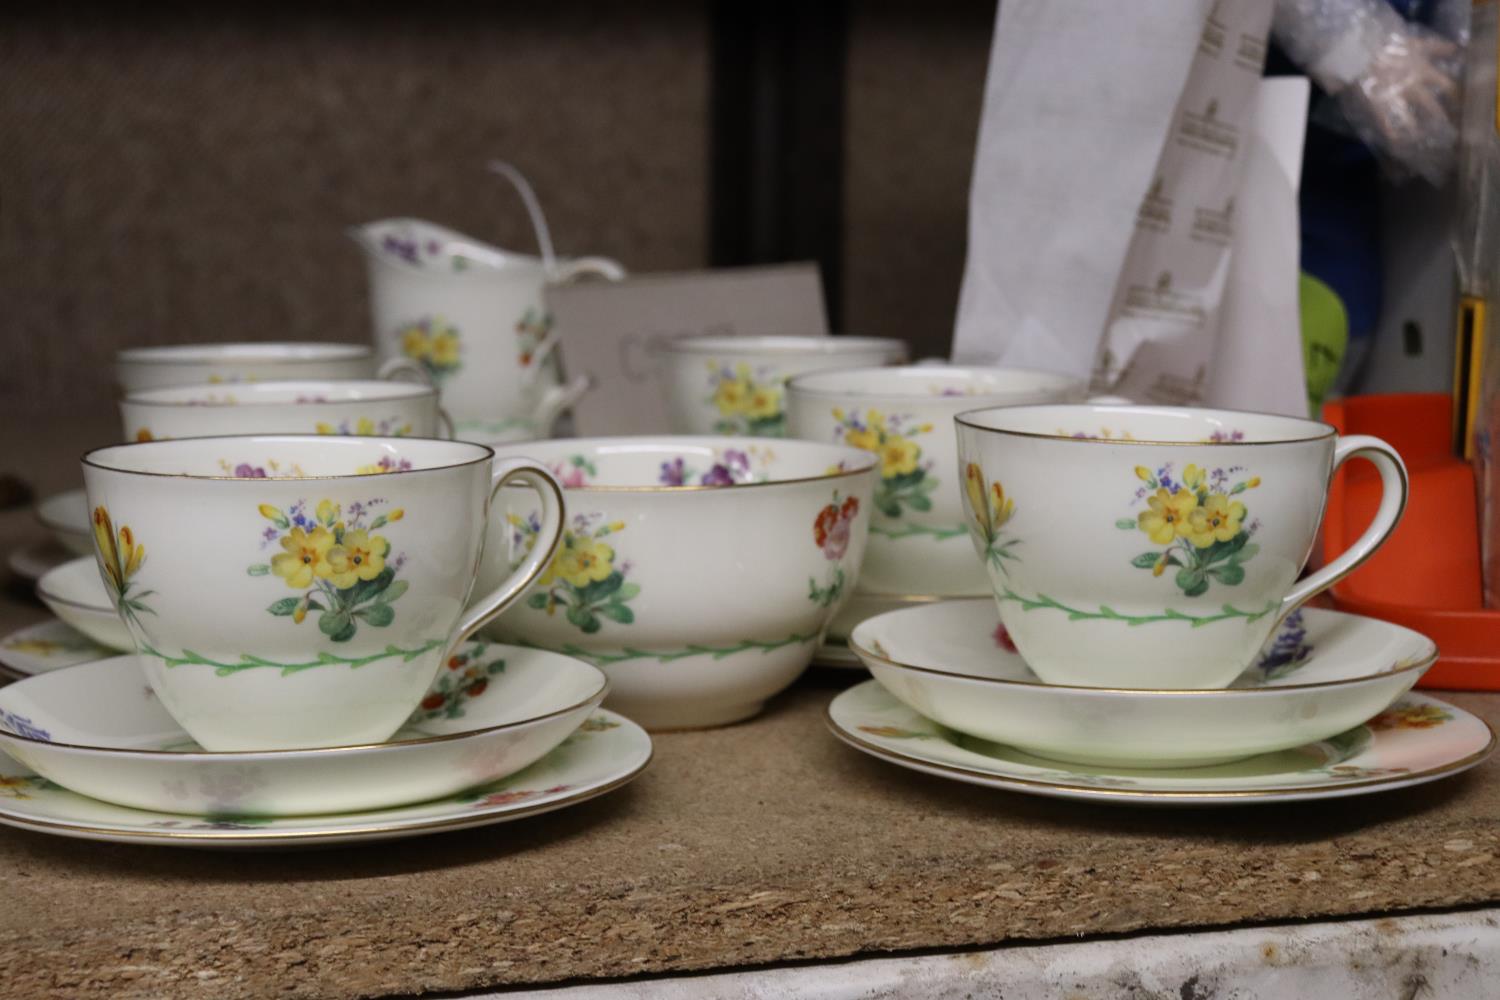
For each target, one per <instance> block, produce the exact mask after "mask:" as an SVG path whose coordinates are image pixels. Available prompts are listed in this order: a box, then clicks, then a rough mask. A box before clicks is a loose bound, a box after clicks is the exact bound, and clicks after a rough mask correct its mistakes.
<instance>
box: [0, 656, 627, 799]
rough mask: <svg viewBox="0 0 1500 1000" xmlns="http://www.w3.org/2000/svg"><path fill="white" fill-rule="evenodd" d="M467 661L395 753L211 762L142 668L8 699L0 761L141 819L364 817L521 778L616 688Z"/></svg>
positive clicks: (57, 676)
mask: <svg viewBox="0 0 1500 1000" xmlns="http://www.w3.org/2000/svg"><path fill="white" fill-rule="evenodd" d="M461 659H462V662H461V663H459V664H457V668H456V669H455V670H454V671H452V673H454V674H455V675H458V676H459V677H460V678H461V679H462V681H463V683H458V684H455V685H452V686H451V690H450V691H449V692H448V693H447V695H446V696H445V695H442V694H434V696H433V704H434V707H433V708H431V709H426V708H418V709H417V710H416V711H415V712H413V713H412V717H411V718H410V719H409V720H408V721H407V723H406V725H405V726H403V727H402V728H401V730H400V731H399V732H397V733H396V734H395V735H394V736H392V737H391V738H390V739H389V740H386V741H385V742H383V743H376V744H371V745H366V746H352V747H338V748H323V749H320V750H273V751H265V752H258V753H256V752H251V753H210V752H207V751H205V750H203V748H202V747H200V746H199V745H198V744H197V743H196V742H194V740H193V739H192V737H191V736H189V735H188V734H187V733H186V732H185V731H184V730H183V729H182V728H181V727H180V726H179V725H177V723H176V722H175V721H174V720H173V719H172V717H171V715H169V714H168V713H167V710H166V709H165V708H163V707H162V705H161V703H160V702H159V701H158V700H157V699H156V697H155V694H154V692H153V691H152V689H151V687H150V686H149V685H148V684H147V683H146V677H145V674H144V673H143V672H142V670H141V666H140V664H139V663H138V660H137V658H136V657H135V656H117V657H114V658H112V659H108V660H101V661H99V662H97V663H85V664H82V665H80V666H76V667H69V668H68V669H66V670H58V671H55V672H53V673H48V674H44V675H42V676H40V677H32V678H29V679H27V680H23V681H20V682H18V683H15V684H11V685H9V686H7V687H4V688H0V749H4V750H5V752H6V753H8V754H10V756H11V757H13V758H15V759H16V760H17V761H19V762H21V763H22V764H24V765H26V767H28V768H30V769H31V770H33V771H35V772H36V773H38V774H40V775H42V776H43V777H45V778H48V779H50V780H52V781H55V782H56V783H57V784H59V785H62V786H63V787H64V788H67V789H70V790H72V791H75V792H78V793H80V794H82V795H88V796H91V797H93V798H96V799H101V800H103V801H105V802H113V803H115V804H116V805H122V806H130V807H132V808H135V809H154V810H159V811H161V812H175V813H193V814H198V815H223V814H226V813H233V814H236V815H244V816H305V815H312V814H318V813H342V812H356V811H364V810H369V809H388V808H391V807H393V806H398V805H405V804H406V803H409V802H421V801H426V800H429V799H436V798H442V797H444V796H448V795H454V794H456V793H458V792H460V791H463V790H464V789H465V788H473V787H476V786H479V785H484V784H489V783H490V782H494V781H498V780H500V779H501V778H504V777H506V776H508V775H511V774H514V773H515V772H517V771H519V770H521V769H522V768H524V767H527V766H528V765H530V764H532V763H533V762H535V761H537V760H539V759H540V758H541V757H542V756H543V755H544V754H546V753H547V752H548V751H550V750H551V749H552V748H553V747H555V746H557V744H559V743H561V742H562V741H563V740H564V739H565V738H566V737H567V736H568V734H569V733H571V732H573V731H574V730H575V729H577V728H578V727H579V726H580V725H582V724H583V722H584V720H585V719H587V718H588V717H589V715H590V714H591V713H592V712H593V710H594V709H595V708H597V707H598V705H599V702H600V701H602V700H603V699H604V691H605V687H606V681H605V679H604V675H603V674H602V673H600V672H599V670H597V669H596V668H594V667H591V666H589V665H588V664H586V663H582V662H580V661H578V660H574V659H570V658H569V657H566V656H558V655H557V654H555V653H546V652H542V651H540V650H527V649H516V648H514V647H501V646H489V647H486V646H483V645H481V646H479V647H478V651H477V653H473V658H472V659H470V658H469V657H468V656H465V657H463V658H461ZM445 672H446V671H445ZM476 692H477V693H476ZM439 699H441V701H439Z"/></svg>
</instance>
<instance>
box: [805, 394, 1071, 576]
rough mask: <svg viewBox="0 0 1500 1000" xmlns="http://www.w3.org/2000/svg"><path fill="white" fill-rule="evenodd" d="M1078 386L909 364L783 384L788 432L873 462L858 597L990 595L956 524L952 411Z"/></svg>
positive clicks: (1052, 397)
mask: <svg viewBox="0 0 1500 1000" xmlns="http://www.w3.org/2000/svg"><path fill="white" fill-rule="evenodd" d="M1083 395H1084V384H1083V382H1082V381H1081V380H1079V379H1075V378H1072V377H1070V376H1067V375H1055V374H1052V373H1049V372H1035V371H1025V370H1021V369H1014V368H961V367H948V366H940V365H934V366H927V365H915V366H909V367H901V368H854V369H843V370H837V371H821V372H811V373H809V374H805V375H798V376H796V377H795V378H793V379H792V380H791V381H789V382H788V383H787V387H786V400H787V405H786V413H787V429H788V430H789V431H790V433H791V436H792V437H795V438H803V439H806V440H809V441H828V442H833V443H838V444H846V445H852V446H853V447H856V448H862V449H864V450H865V451H870V452H874V453H875V454H876V455H877V456H878V457H879V459H880V464H879V466H878V469H877V471H878V474H879V476H880V478H879V479H878V480H877V481H876V483H875V495H874V498H873V502H874V506H873V516H872V519H871V521H870V547H869V549H868V550H867V551H866V552H865V564H864V568H863V569H862V570H860V574H859V589H860V592H861V593H863V594H890V595H907V594H910V595H937V596H945V597H953V596H959V597H970V596H974V595H980V594H987V593H989V589H990V583H989V579H988V578H987V577H986V576H985V572H984V567H983V566H980V565H979V564H978V563H976V562H975V561H974V552H973V548H972V546H971V545H970V543H969V537H968V536H969V531H968V529H967V528H966V527H965V526H964V511H963V503H962V501H961V500H960V495H961V494H962V492H963V489H962V483H963V477H962V476H961V475H960V474H959V466H958V449H957V443H956V436H955V433H954V424H953V418H954V417H955V416H957V415H958V414H960V413H963V412H964V411H966V410H973V409H975V408H978V407H988V406H1013V405H1017V404H1022V403H1046V402H1060V401H1076V400H1080V399H1082V398H1083Z"/></svg>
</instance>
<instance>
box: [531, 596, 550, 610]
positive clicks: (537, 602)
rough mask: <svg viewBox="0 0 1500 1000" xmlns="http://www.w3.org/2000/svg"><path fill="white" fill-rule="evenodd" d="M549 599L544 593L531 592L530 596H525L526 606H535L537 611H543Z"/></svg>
mask: <svg viewBox="0 0 1500 1000" xmlns="http://www.w3.org/2000/svg"><path fill="white" fill-rule="evenodd" d="M550 600H551V598H549V597H548V596H547V595H546V594H532V595H531V596H530V597H528V598H526V606H527V607H528V608H536V609H537V610H538V611H545V610H546V609H547V603H548V601H550Z"/></svg>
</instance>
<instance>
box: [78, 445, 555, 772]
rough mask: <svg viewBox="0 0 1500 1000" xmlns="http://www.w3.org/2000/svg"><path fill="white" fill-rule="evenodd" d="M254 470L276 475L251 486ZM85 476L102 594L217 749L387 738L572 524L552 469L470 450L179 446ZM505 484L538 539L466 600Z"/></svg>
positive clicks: (153, 670) (168, 700) (106, 458)
mask: <svg viewBox="0 0 1500 1000" xmlns="http://www.w3.org/2000/svg"><path fill="white" fill-rule="evenodd" d="M248 464H253V465H254V467H255V469H256V471H257V472H260V473H261V474H262V475H263V476H264V478H240V476H241V467H242V466H245V465H248ZM83 471H84V483H85V486H86V488H87V489H88V494H89V505H90V508H91V510H92V511H93V523H94V535H95V541H96V545H97V547H98V548H99V559H100V566H101V573H102V574H103V577H104V581H105V585H106V589H107V590H108V591H109V593H110V596H111V599H112V600H113V601H114V603H115V605H116V607H117V608H119V609H120V611H121V615H122V616H123V617H124V619H125V623H126V625H127V627H128V628H129V629H130V632H131V636H132V637H133V638H134V639H135V644H136V648H137V650H138V651H139V652H140V653H142V654H143V655H144V656H145V669H146V675H147V678H148V679H149V680H150V682H151V685H152V687H153V688H154V689H155V691H156V693H157V695H158V696H159V697H160V698H161V700H162V703H163V705H165V706H166V708H167V711H169V712H171V713H172V716H173V718H175V719H176V720H177V721H178V722H179V723H181V724H182V727H183V728H184V729H186V730H187V731H188V732H189V733H191V734H192V736H193V738H194V739H195V740H197V741H198V742H199V743H200V744H202V745H203V746H204V747H206V748H208V749H209V750H276V749H289V748H290V749H302V748H307V747H319V746H339V745H343V744H355V743H378V742H381V741H382V740H385V739H386V738H388V737H389V736H390V735H391V734H392V733H393V732H395V731H396V729H397V727H399V726H400V725H401V723H402V721H403V720H405V718H406V716H407V715H408V714H409V713H410V712H411V710H412V708H413V706H415V705H416V704H417V702H418V700H419V699H420V698H421V697H422V695H423V693H424V692H426V690H427V687H428V684H429V683H430V682H431V681H432V678H433V677H434V676H435V675H436V674H437V672H438V670H439V669H440V667H441V665H442V663H443V660H444V659H445V658H446V657H447V655H448V651H449V650H450V649H452V648H454V647H455V646H456V645H457V644H458V643H460V642H462V641H463V640H464V639H465V638H467V637H468V636H469V635H470V634H472V633H473V632H474V631H476V630H477V629H478V628H480V627H481V626H483V625H484V624H486V623H487V622H488V621H489V620H490V619H491V618H493V617H494V615H495V614H497V613H498V612H499V611H500V609H501V608H503V607H504V606H505V605H506V604H508V603H509V602H510V601H512V600H514V599H516V598H517V597H518V596H519V595H520V594H521V593H522V592H524V590H525V588H526V585H527V584H528V583H530V581H531V580H532V579H533V578H534V577H535V576H536V575H537V574H538V573H540V572H541V570H542V568H543V566H544V565H545V563H546V557H547V556H548V555H549V554H550V551H551V547H552V545H553V544H554V541H553V540H554V539H555V538H556V537H557V536H558V534H559V532H560V531H561V527H562V524H561V513H560V509H561V496H560V493H559V490H558V487H557V484H556V482H555V481H554V480H553V479H552V478H551V476H550V475H548V474H547V472H546V470H545V469H543V468H542V467H540V466H538V465H536V464H535V463H533V462H529V461H527V460H525V459H520V458H515V459H507V460H504V461H495V460H494V456H493V452H491V451H490V450H489V449H488V448H485V447H482V446H480V445H474V444H466V443H462V442H456V441H433V440H425V439H414V438H372V437H320V436H317V435H301V436H298V435H285V436H256V437H223V438H212V437H209V438H181V439H178V440H175V441H153V442H148V443H145V444H126V445H115V446H113V447H108V448H100V449H96V450H94V451H91V452H89V453H88V454H87V455H85V456H84V459H83ZM509 482H515V483H522V484H525V486H526V487H528V488H530V489H534V490H536V491H537V495H539V496H540V498H541V510H542V516H541V524H542V527H541V529H540V536H541V538H542V543H541V544H540V545H538V546H537V550H536V552H535V553H534V554H533V555H532V556H531V557H530V558H528V559H526V560H524V561H522V562H521V563H519V564H518V565H517V567H516V569H515V571H514V572H513V573H512V574H510V575H509V576H508V577H506V578H505V579H503V580H501V579H495V580H494V581H493V583H492V585H490V586H489V587H488V588H487V589H486V590H483V591H481V592H480V593H481V595H482V596H479V597H477V598H471V591H472V589H473V584H474V576H475V574H476V572H477V571H478V567H479V554H480V546H481V544H482V543H483V540H484V532H485V527H486V522H487V519H488V517H489V509H490V503H491V500H492V497H493V496H494V495H495V494H496V493H497V492H498V491H499V490H500V488H501V487H502V486H503V485H505V484H506V483H509ZM466 603H467V604H468V605H469V607H468V608H467V610H466V609H465V604H466Z"/></svg>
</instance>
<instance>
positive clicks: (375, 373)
mask: <svg viewBox="0 0 1500 1000" xmlns="http://www.w3.org/2000/svg"><path fill="white" fill-rule="evenodd" d="M402 373H405V374H408V375H410V376H411V377H413V378H417V379H421V380H423V381H426V380H427V377H426V374H425V373H424V372H423V371H422V368H421V366H420V365H416V364H413V363H412V362H409V361H401V362H395V363H391V362H387V363H386V364H382V365H376V363H375V352H374V351H372V350H371V349H370V348H369V347H367V346H365V345H364V344H319V343H307V344H302V343H264V344H260V343H253V344H161V345H158V346H154V347H126V348H123V349H121V350H119V351H117V352H116V353H115V381H116V383H117V384H118V385H119V387H120V391H121V392H122V393H123V394H125V395H127V396H128V395H130V394H131V393H135V392H141V391H143V390H146V389H159V388H161V387H163V386H169V385H202V384H203V383H205V382H257V381H265V380H269V379H283V380H284V379H346V378H357V379H370V378H389V377H391V376H393V375H397V374H402Z"/></svg>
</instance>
